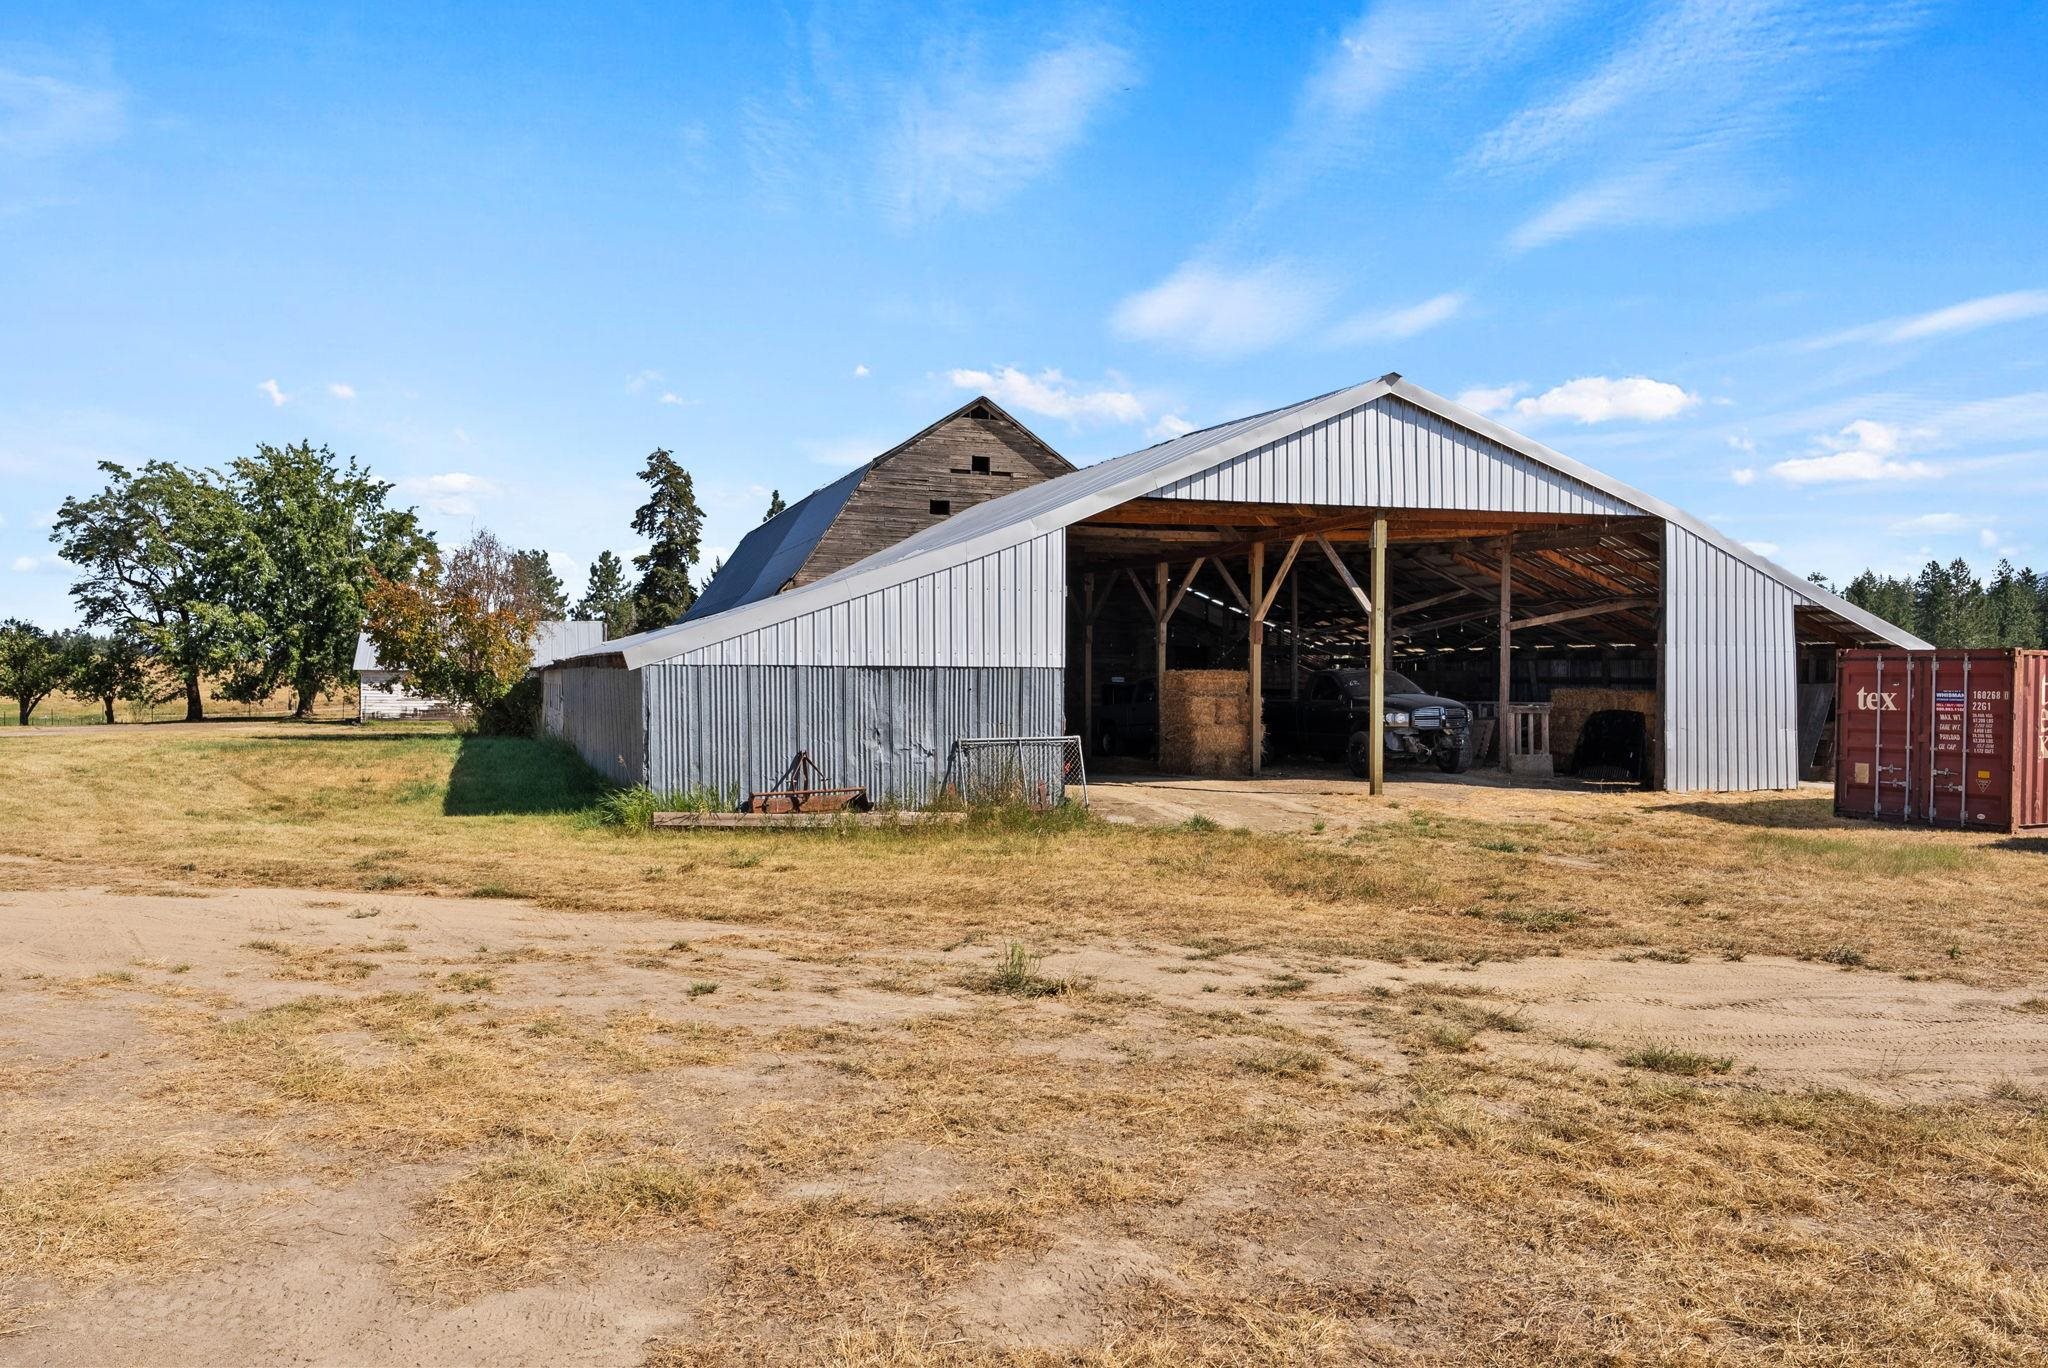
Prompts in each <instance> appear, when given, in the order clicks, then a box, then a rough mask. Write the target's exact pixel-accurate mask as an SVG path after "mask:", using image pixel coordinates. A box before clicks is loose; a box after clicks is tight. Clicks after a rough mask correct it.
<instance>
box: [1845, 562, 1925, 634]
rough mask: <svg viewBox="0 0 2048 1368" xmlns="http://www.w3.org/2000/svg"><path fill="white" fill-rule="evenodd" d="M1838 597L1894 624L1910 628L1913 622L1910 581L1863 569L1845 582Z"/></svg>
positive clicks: (1909, 629)
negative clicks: (1845, 586) (1847, 582)
mask: <svg viewBox="0 0 2048 1368" xmlns="http://www.w3.org/2000/svg"><path fill="white" fill-rule="evenodd" d="M1842 597H1843V598H1845V599H1847V600H1849V602H1851V603H1853V604H1855V605H1856V606H1857V607H1858V608H1861V609H1863V610H1864V611H1865V612H1867V613H1873V614H1875V615H1876V616H1878V617H1881V618H1883V619H1884V620H1885V621H1886V622H1889V623H1891V624H1892V625H1893V626H1895V627H1903V628H1905V629H1906V630H1907V631H1909V632H1910V631H1912V630H1913V627H1914V623H1915V615H1914V600H1913V585H1912V583H1911V582H1910V581H1907V580H1903V579H1895V578H1893V577H1892V576H1890V575H1880V574H1878V573H1877V572H1876V571H1875V570H1865V571H1864V572H1863V573H1862V574H1860V575H1858V576H1857V577H1856V578H1855V579H1853V580H1851V581H1849V587H1848V588H1847V589H1844V590H1843V591H1842Z"/></svg>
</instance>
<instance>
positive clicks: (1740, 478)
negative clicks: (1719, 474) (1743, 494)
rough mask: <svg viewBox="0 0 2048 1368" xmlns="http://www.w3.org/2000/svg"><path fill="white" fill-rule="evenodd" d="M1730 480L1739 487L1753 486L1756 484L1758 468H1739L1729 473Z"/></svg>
mask: <svg viewBox="0 0 2048 1368" xmlns="http://www.w3.org/2000/svg"><path fill="white" fill-rule="evenodd" d="M1728 478H1729V479H1731V480H1733V481H1735V483H1737V484H1739V485H1753V484H1755V483H1756V467H1755V466H1737V467H1736V468H1735V469H1733V470H1731V471H1729V472H1728Z"/></svg>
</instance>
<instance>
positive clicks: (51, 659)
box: [0, 618, 76, 727]
mask: <svg viewBox="0 0 2048 1368" xmlns="http://www.w3.org/2000/svg"><path fill="white" fill-rule="evenodd" d="M75 663H76V662H75V660H74V659H73V657H72V656H71V654H70V653H69V652H68V651H67V650H66V649H65V643H64V639H63V638H62V637H60V636H58V635H57V634H56V633H54V632H46V631H44V630H43V629H42V628H40V627H38V626H36V625H35V624H34V623H32V622H25V621H23V620H22V619H20V618H8V619H7V620H6V621H5V622H0V694H5V695H7V696H8V697H9V698H12V699H13V700H14V707H15V711H16V713H17V714H18V715H19V717H20V719H21V725H22V726H24V727H26V726H27V725H28V719H29V717H30V716H31V715H32V714H33V713H34V712H35V710H36V708H37V706H38V705H40V704H41V703H42V701H43V700H44V699H46V698H48V697H49V696H50V695H51V694H53V693H55V692H57V690H59V689H61V688H63V687H64V686H65V684H66V682H67V681H68V680H69V678H70V675H71V671H72V669H73V667H74V665H75Z"/></svg>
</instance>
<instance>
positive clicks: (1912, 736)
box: [1835, 650, 2048, 831]
mask: <svg viewBox="0 0 2048 1368" xmlns="http://www.w3.org/2000/svg"><path fill="white" fill-rule="evenodd" d="M1835 812H1836V814H1837V815H1838V816H1842V817H1871V818H1875V819H1877V820H1879V821H1885V822H1913V823H1917V824H1920V825H1925V826H1938V827H1939V826H1947V827H1966V828H1974V829H1976V830H1980V831H2031V830H2035V829H2037V828H2043V827H2048V651H2011V650H1993V651H1843V652H1842V653H1841V655H1840V656H1839V657H1838V660H1837V665H1836V673H1835Z"/></svg>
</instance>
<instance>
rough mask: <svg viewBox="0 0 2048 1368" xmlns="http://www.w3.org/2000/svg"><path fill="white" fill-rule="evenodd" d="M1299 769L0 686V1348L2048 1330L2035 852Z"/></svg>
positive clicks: (1894, 1347) (351, 1359) (1524, 1351)
mask: <svg viewBox="0 0 2048 1368" xmlns="http://www.w3.org/2000/svg"><path fill="white" fill-rule="evenodd" d="M1332 788H1333V791H1334V796H1326V797H1324V798H1321V799H1319V800H1318V806H1317V807H1316V809H1315V812H1316V815H1315V817H1314V819H1313V820H1312V821H1311V822H1309V823H1308V824H1307V825H1306V826H1305V827H1304V828H1303V829H1301V830H1298V831H1291V832H1255V831H1243V830H1235V829H1232V828H1231V827H1229V826H1227V825H1217V824H1216V823H1214V822H1211V821H1206V820H1198V821H1194V822H1183V823H1179V824H1177V825H1173V826H1152V825H1122V824H1114V823H1110V822H1105V821H1101V820H1072V819H1068V818H1065V817H1051V818H1032V817H1028V816H1021V815H1003V814H990V815H986V816H983V815H977V816H976V818H975V819H974V820H972V821H970V822H969V823H967V824H965V825H964V826H961V827H956V828H944V829H937V828H935V829H916V830H906V831H873V830H822V831H810V832H782V833H754V832H741V833H732V832H723V833H710V832H703V833H648V832H634V831H621V830H618V829H615V828H611V827H607V826H605V825H603V824H602V823H600V822H599V821H597V820H595V818H594V817H593V809H594V805H595V804H596V802H597V800H598V798H599V797H600V796H601V794H600V791H599V788H598V786H597V785H596V784H595V783H594V782H593V781H592V780H590V778H589V777H588V776H587V774H586V773H585V772H583V771H582V770H581V769H580V767H579V766H578V765H576V764H575V763H574V762H573V760H571V759H569V758H566V757H564V756H563V755H562V754H560V753H559V752H557V751H555V750H553V749H551V748H549V747H545V746H541V745H537V744H533V743H525V742H512V741H486V740H479V739H465V738H460V737H456V736H454V735H452V734H450V733H449V732H447V731H446V730H444V729H440V728H435V727H412V728H406V727H390V728H368V729H356V728H344V727H334V726H321V725H314V726H300V727H290V726H274V727H258V726H240V725H221V726H208V727H195V728H185V727H149V728H109V729H101V730H96V731H79V732H71V733H55V732H45V733H30V734H20V733H16V734H13V735H4V736H0V1361H6V1362H22V1363H38V1364H43V1363H52V1364H62V1363H79V1364H85V1363H107V1362H150V1363H200V1362H207V1363H214V1362H271V1361H294V1362H320V1363H364V1362H391V1361H397V1362H491V1363H523V1362H532V1363H536V1364H539V1363H548V1364H558V1363H606V1364H611V1363H625V1364H642V1363H644V1364H654V1365H682V1364H700V1363H712V1364H716V1363H726V1362H730V1363H756V1362H768V1363H817V1362H829V1363H843V1364H861V1365H868V1364H872V1365H898V1364H900V1365H925V1364H1031V1365H1039V1364H1045V1365H1050V1364H1069V1363H1078V1364H1098V1365H1104V1366H1105V1368H1108V1366H1110V1365H1153V1364H1174V1363H1185V1362H1214V1363H1262V1364H1350V1363H1446V1362H1450V1363H1468V1362H1470V1363H1500V1364H1510V1363H1513V1364H1520V1363H1531V1362H1535V1363H1615V1364H1629V1363H1680V1364H1692V1363H1699V1364H1707V1363H1730V1362H1733V1363H1741V1362H1757V1363H1765V1362H1768V1363H1793V1364H1865V1363H1881V1364H1922V1363H2007V1362H2041V1361H2044V1359H2048V1329H2044V1327H2048V1237H2044V1235H2043V1234H2042V1232H2043V1229H2044V1223H2043V1218H2044V1216H2048V1095H2044V1090H2048V907H2044V905H2043V903H2044V898H2043V893H2042V884H2043V880H2042V870H2043V867H2044V854H2048V851H2044V850H2043V848H2042V843H2040V842H2038V841H2035V842H2028V841H2012V840H2006V839H2001V838H1995V837H1983V836H1965V835H1957V834H1952V833H1929V832H1906V831H1894V830H1886V829H1881V828H1869V827H1863V826H1858V825H1853V824H1845V823H1837V822H1836V821H1834V820H1833V819H1832V818H1831V817H1830V816H1829V815H1828V813H1827V810H1826V804H1825V800H1824V799H1818V798H1815V797H1813V796H1811V795H1805V794H1802V795H1799V796H1754V795H1752V796H1747V797H1729V798H1709V799H1701V798H1677V797H1668V796H1663V795H1643V794H1626V795H1615V794H1585V793H1575V792H1567V791H1561V790H1516V789H1496V788H1486V787H1481V786H1472V785H1442V784H1406V785H1403V784H1397V785H1396V787H1395V790H1394V793H1393V796H1392V797H1391V798H1390V799H1389V800H1388V801H1386V802H1383V803H1380V804H1373V803H1371V802H1370V801H1369V800H1368V799H1366V798H1365V797H1364V796H1363V795H1362V794H1360V793H1357V792H1355V791H1352V790H1349V789H1346V788H1343V787H1342V786H1341V785H1333V786H1332ZM1219 810H1221V809H1219ZM1226 815H1227V814H1226Z"/></svg>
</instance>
